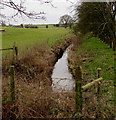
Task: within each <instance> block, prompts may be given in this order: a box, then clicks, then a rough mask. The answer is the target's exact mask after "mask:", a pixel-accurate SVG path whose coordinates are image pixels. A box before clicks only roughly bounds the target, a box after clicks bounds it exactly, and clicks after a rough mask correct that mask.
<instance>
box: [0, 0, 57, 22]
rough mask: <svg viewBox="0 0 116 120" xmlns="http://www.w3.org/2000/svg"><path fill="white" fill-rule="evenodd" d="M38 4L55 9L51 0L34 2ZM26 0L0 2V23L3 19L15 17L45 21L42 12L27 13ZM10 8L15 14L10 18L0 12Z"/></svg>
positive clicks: (0, 0)
mask: <svg viewBox="0 0 116 120" xmlns="http://www.w3.org/2000/svg"><path fill="white" fill-rule="evenodd" d="M36 1H38V2H39V3H40V4H50V5H51V6H52V7H55V6H54V5H53V4H52V0H36ZM25 2H26V0H18V1H17V0H0V11H1V12H0V18H1V21H3V19H9V18H15V17H16V16H19V15H20V16H26V17H28V18H30V19H45V13H44V12H35V11H31V10H30V11H28V10H27V8H26V5H25ZM7 8H11V9H13V10H15V13H14V14H13V15H12V16H11V15H9V16H7V15H5V14H4V13H3V12H2V11H3V10H4V9H7Z"/></svg>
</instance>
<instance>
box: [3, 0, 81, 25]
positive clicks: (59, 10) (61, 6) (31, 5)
mask: <svg viewBox="0 0 116 120" xmlns="http://www.w3.org/2000/svg"><path fill="white" fill-rule="evenodd" d="M15 1H19V0H15ZM70 1H71V2H74V3H76V2H77V1H79V0H70ZM25 5H26V7H27V10H28V11H36V12H42V11H44V12H45V13H46V14H45V17H46V20H41V19H40V20H35V21H33V20H30V19H28V18H25V17H24V18H21V17H19V16H18V17H16V18H15V20H16V21H14V20H13V19H10V20H9V24H22V23H23V24H54V23H55V24H57V23H59V18H60V17H61V16H62V15H65V14H69V15H71V16H72V15H73V13H71V11H72V10H73V9H74V7H71V6H72V4H71V3H70V2H67V1H66V0H53V5H54V6H55V7H56V8H54V7H52V6H51V5H50V4H40V2H38V1H37V0H27V2H26V3H25ZM3 12H4V13H5V14H6V15H9V16H10V15H12V14H13V13H15V11H14V10H11V9H8V8H7V9H4V10H3Z"/></svg>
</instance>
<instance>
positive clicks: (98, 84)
mask: <svg viewBox="0 0 116 120" xmlns="http://www.w3.org/2000/svg"><path fill="white" fill-rule="evenodd" d="M97 77H98V78H100V77H101V68H97ZM99 97H100V82H98V83H97V101H98V102H99Z"/></svg>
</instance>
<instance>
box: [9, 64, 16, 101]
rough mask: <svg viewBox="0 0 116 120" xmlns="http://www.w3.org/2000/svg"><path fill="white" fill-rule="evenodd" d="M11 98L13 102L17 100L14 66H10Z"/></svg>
mask: <svg viewBox="0 0 116 120" xmlns="http://www.w3.org/2000/svg"><path fill="white" fill-rule="evenodd" d="M10 97H11V101H14V100H15V85H14V66H10Z"/></svg>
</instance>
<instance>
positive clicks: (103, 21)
mask: <svg viewBox="0 0 116 120" xmlns="http://www.w3.org/2000/svg"><path fill="white" fill-rule="evenodd" d="M75 17H76V18H78V23H77V25H76V26H75V27H77V28H75V27H74V31H75V32H77V31H80V32H81V33H83V34H86V33H88V32H93V34H94V35H96V36H98V37H99V38H101V39H103V40H104V41H105V42H106V43H108V44H110V45H111V47H112V42H113V43H114V42H115V40H114V39H115V19H114V14H113V7H112V4H111V3H107V2H83V3H82V4H81V5H80V6H78V7H77V8H76V14H75Z"/></svg>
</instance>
